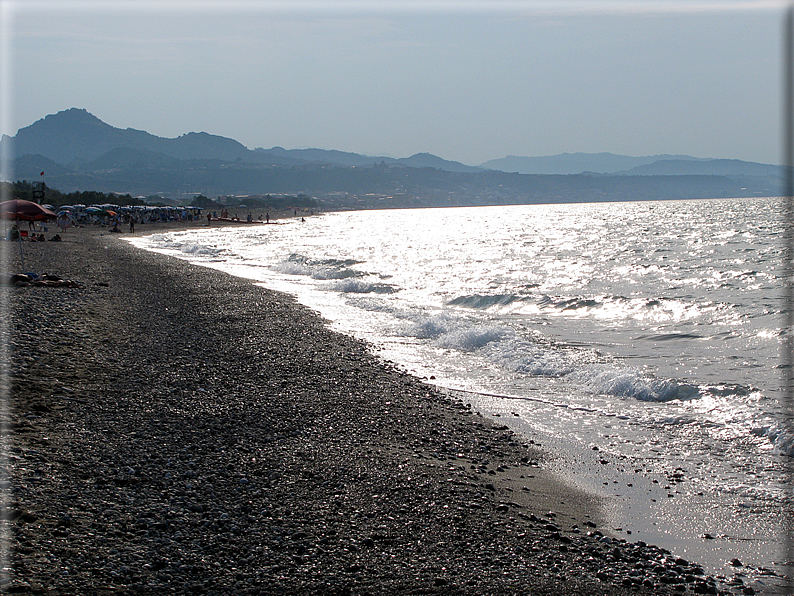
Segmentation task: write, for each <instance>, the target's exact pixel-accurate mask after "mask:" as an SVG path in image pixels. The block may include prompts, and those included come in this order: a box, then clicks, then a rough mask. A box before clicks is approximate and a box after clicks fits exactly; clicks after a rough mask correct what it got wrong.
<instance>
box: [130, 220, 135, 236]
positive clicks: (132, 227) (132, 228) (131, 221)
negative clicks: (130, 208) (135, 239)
mask: <svg viewBox="0 0 794 596" xmlns="http://www.w3.org/2000/svg"><path fill="white" fill-rule="evenodd" d="M134 233H135V218H134V217H130V234H134Z"/></svg>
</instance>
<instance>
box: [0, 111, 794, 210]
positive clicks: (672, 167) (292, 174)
mask: <svg viewBox="0 0 794 596" xmlns="http://www.w3.org/2000/svg"><path fill="white" fill-rule="evenodd" d="M0 144H2V146H4V147H3V148H4V149H9V150H10V151H9V152H8V153H4V154H6V155H14V156H15V160H14V164H13V169H14V172H15V179H28V180H31V179H34V180H37V179H39V175H40V173H41V172H42V171H44V172H46V177H45V180H46V182H47V184H48V185H50V186H54V187H56V188H58V189H59V190H62V191H64V192H70V191H73V190H98V191H102V192H124V193H126V192H129V193H131V194H134V195H136V194H137V195H149V194H160V195H162V196H176V197H180V196H188V195H192V194H197V193H202V194H206V195H207V196H213V195H214V196H217V195H230V194H262V195H264V194H267V193H287V192H294V193H300V192H303V193H308V194H312V195H315V196H320V197H323V196H324V197H326V198H327V199H328V200H331V197H333V200H336V201H337V202H338V203H340V202H341V203H344V202H345V201H346V203H345V205H348V206H353V207H361V206H373V205H374V206H417V205H422V206H426V205H439V204H442V205H455V204H513V203H527V202H529V203H532V202H550V201H551V202H558V201H593V200H626V199H630V200H641V199H664V198H705V197H721V196H759V195H777V194H780V189H781V188H782V178H783V175H784V169H783V168H782V167H780V166H775V165H768V164H758V163H752V162H745V161H739V160H725V159H703V158H695V157H691V156H687V155H655V156H648V157H629V156H624V155H614V154H611V153H595V154H588V153H564V154H561V155H554V156H546V157H517V156H508V157H504V158H501V159H494V160H491V161H488V162H486V163H484V164H481V165H480V166H469V165H465V164H462V163H459V162H456V161H450V160H445V159H442V158H440V157H438V156H435V155H431V154H429V153H417V154H416V155H412V156H410V157H406V158H399V159H396V158H392V157H385V156H367V155H360V154H357V153H350V152H344V151H334V150H325V149H284V148H282V147H273V148H271V149H263V148H256V149H248V148H246V147H245V146H244V145H242V144H241V143H239V142H237V141H235V140H234V139H229V138H226V137H221V136H217V135H211V134H208V133H205V132H190V133H187V134H184V135H182V136H180V137H177V138H163V137H158V136H155V135H152V134H150V133H148V132H145V131H142V130H135V129H132V128H127V129H121V128H116V127H113V126H111V125H109V124H106V123H105V122H102V121H101V120H100V119H99V118H97V117H96V116H94V115H92V114H90V113H89V112H87V111H86V110H83V109H77V108H71V109H68V110H65V111H62V112H58V113H57V114H51V115H49V116H46V117H45V118H43V119H41V120H38V121H37V122H34V123H33V124H31V125H30V126H27V127H25V128H21V129H20V130H19V131H18V132H17V134H16V135H15V136H14V137H8V136H6V135H3V138H2V139H1V140H0ZM341 203H340V204H341Z"/></svg>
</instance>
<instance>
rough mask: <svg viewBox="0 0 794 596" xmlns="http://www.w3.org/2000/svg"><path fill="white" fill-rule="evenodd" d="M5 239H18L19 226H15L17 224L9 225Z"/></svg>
mask: <svg viewBox="0 0 794 596" xmlns="http://www.w3.org/2000/svg"><path fill="white" fill-rule="evenodd" d="M6 240H19V228H18V227H17V224H14V225H13V226H11V229H10V230H8V237H7V238H6Z"/></svg>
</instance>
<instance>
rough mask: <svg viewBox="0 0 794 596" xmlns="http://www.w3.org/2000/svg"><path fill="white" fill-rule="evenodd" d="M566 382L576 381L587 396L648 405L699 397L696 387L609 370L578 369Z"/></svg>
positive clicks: (626, 371) (606, 368)
mask: <svg viewBox="0 0 794 596" xmlns="http://www.w3.org/2000/svg"><path fill="white" fill-rule="evenodd" d="M568 378H570V379H571V380H575V381H576V382H577V383H579V384H580V385H582V386H583V387H584V388H585V390H586V391H588V392H590V393H594V394H598V395H612V396H615V397H628V398H633V399H636V400H639V401H647V402H668V401H673V400H676V399H678V400H689V399H693V398H695V397H697V396H698V395H699V394H700V390H699V389H698V387H696V386H695V385H692V384H690V383H686V382H683V381H679V380H675V379H657V378H653V377H647V376H645V375H643V374H641V373H639V372H638V371H635V370H632V369H621V368H613V367H611V366H606V367H604V366H592V367H586V368H583V369H578V370H576V371H574V372H572V373H571V374H570V375H568Z"/></svg>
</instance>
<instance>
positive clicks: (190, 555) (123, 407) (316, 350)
mask: <svg viewBox="0 0 794 596" xmlns="http://www.w3.org/2000/svg"><path fill="white" fill-rule="evenodd" d="M225 225H236V224H225ZM198 226H206V222H194V223H193V224H192V227H198ZM186 227H191V225H190V224H184V223H182V224H176V223H175V224H152V225H147V226H145V227H141V228H139V229H138V232H137V234H138V235H142V234H149V233H155V232H156V231H158V230H176V229H184V228H186ZM119 236H122V237H123V236H127V234H121V235H113V234H110V233H108V231H107V230H106V229H97V228H85V229H76V230H68V231H67V232H66V233H65V234H63V239H64V241H63V242H61V243H49V242H48V243H41V244H38V243H29V244H25V246H24V250H25V263H26V268H27V269H28V270H31V271H36V272H37V273H39V274H43V273H54V274H56V275H59V276H61V277H64V278H68V279H72V280H74V281H77V282H78V283H79V284H80V285H81V286H82V287H81V288H80V289H74V288H49V287H27V288H15V287H5V288H2V291H3V292H4V293H5V294H6V298H7V299H8V301H9V308H10V309H11V315H12V317H11V320H12V324H11V329H10V330H9V331H10V342H9V346H10V351H11V357H12V359H11V365H12V366H11V377H12V378H11V382H10V385H9V390H10V396H11V399H10V404H9V412H8V417H9V419H10V426H11V428H12V429H13V432H12V435H11V436H10V437H9V438H8V440H7V445H8V450H9V460H10V461H9V464H10V465H9V467H10V469H11V470H12V473H11V475H12V480H11V486H12V494H11V516H10V517H11V519H12V523H11V530H12V534H11V536H10V539H11V544H10V549H11V554H12V556H11V566H12V568H13V570H14V571H13V573H12V577H11V584H10V585H9V587H8V588H9V591H28V592H31V591H32V592H37V591H38V592H45V591H48V593H81V592H82V593H84V592H85V591H86V590H89V589H90V590H93V591H96V592H97V593H115V594H124V593H139V594H140V593H162V592H163V591H166V590H170V591H172V592H177V593H221V594H225V593H265V594H268V593H278V592H279V591H282V592H287V593H299V594H300V593H364V592H379V593H385V592H389V593H418V592H422V593H471V594H502V593H505V594H506V593H512V592H514V591H516V590H522V589H523V590H530V589H531V590H545V591H547V592H548V593H558V592H563V591H565V592H569V593H576V594H622V593H637V591H638V590H639V591H645V592H648V593H666V592H668V591H670V592H672V591H673V590H674V589H675V587H677V586H678V587H680V586H688V589H690V590H691V589H694V588H695V587H696V586H697V587H699V588H701V589H707V588H708V589H709V590H710V593H717V587H716V584H715V582H713V581H711V582H709V581H707V580H706V579H704V578H703V577H702V575H701V574H699V573H698V568H697V566H696V565H692V564H690V563H688V562H683V561H680V560H679V561H676V560H675V559H674V558H671V557H669V556H666V553H665V552H663V551H661V550H659V549H654V548H653V547H645V546H642V545H637V544H632V543H629V542H627V541H625V540H620V539H616V538H614V537H603V536H600V535H599V534H595V535H593V536H591V537H587V536H586V534H587V533H588V532H589V531H590V532H592V531H593V528H594V527H600V526H601V524H602V523H603V520H602V519H601V518H600V517H599V504H598V502H597V501H596V500H595V499H593V498H592V497H590V496H588V495H586V494H585V493H582V492H579V491H577V490H575V489H573V488H572V487H570V486H567V485H565V484H563V483H562V482H560V481H559V480H557V478H556V477H555V476H553V475H552V474H550V473H549V472H547V471H545V470H544V469H543V468H542V467H541V464H542V462H543V458H544V453H543V452H542V451H540V450H539V449H537V448H536V447H535V446H533V445H523V444H522V443H521V440H520V439H518V438H517V437H516V435H514V434H513V433H512V432H510V431H509V429H507V428H506V427H503V426H497V425H496V424H498V422H496V423H493V422H491V421H488V420H485V419H483V418H481V417H479V416H478V415H477V414H475V413H472V412H471V411H470V410H468V409H467V408H466V407H465V406H463V405H462V404H461V403H459V402H457V401H454V400H451V399H449V398H446V397H444V396H443V395H442V394H441V393H440V392H438V391H437V390H435V389H434V388H432V387H430V386H428V385H425V384H423V383H422V382H421V381H420V380H418V379H415V378H413V377H411V376H409V375H407V374H405V373H403V372H401V371H399V370H396V369H394V368H390V367H388V366H386V365H385V364H384V363H382V362H380V361H378V360H377V359H376V358H375V357H374V356H372V355H371V354H370V353H369V352H368V351H367V349H366V346H365V345H364V344H363V343H362V342H359V341H357V340H354V339H352V338H349V337H347V336H343V335H340V334H337V333H334V332H332V331H329V330H328V329H326V327H325V326H324V325H323V322H322V320H321V319H320V318H319V317H318V316H317V315H315V314H314V313H312V312H310V311H309V310H308V309H306V308H305V307H302V306H301V305H299V304H297V303H295V301H294V300H292V299H291V298H290V297H288V296H285V295H283V294H278V293H276V292H272V291H269V290H265V289H263V288H261V287H258V286H255V285H254V284H251V283H248V282H246V281H245V280H240V279H238V278H234V277H232V276H230V275H226V274H223V273H220V272H217V271H213V270H210V269H206V268H201V267H196V266H193V265H190V264H187V263H185V262H182V261H179V260H177V259H172V258H169V257H164V256H162V255H155V254H154V253H147V252H145V251H141V250H138V249H135V248H134V247H132V246H130V245H128V243H126V242H123V241H121V240H120V239H119ZM11 246H12V245H11V244H10V243H6V246H5V248H6V250H5V253H4V259H5V264H6V267H5V270H6V271H7V272H14V271H15V268H16V267H18V258H19V255H18V254H17V253H15V252H13V250H8V249H9V248H10V247H11ZM14 249H15V247H14ZM599 529H601V530H602V531H604V530H603V528H599ZM712 589H713V590H714V591H713V592H711V590H712ZM720 589H723V588H720Z"/></svg>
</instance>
